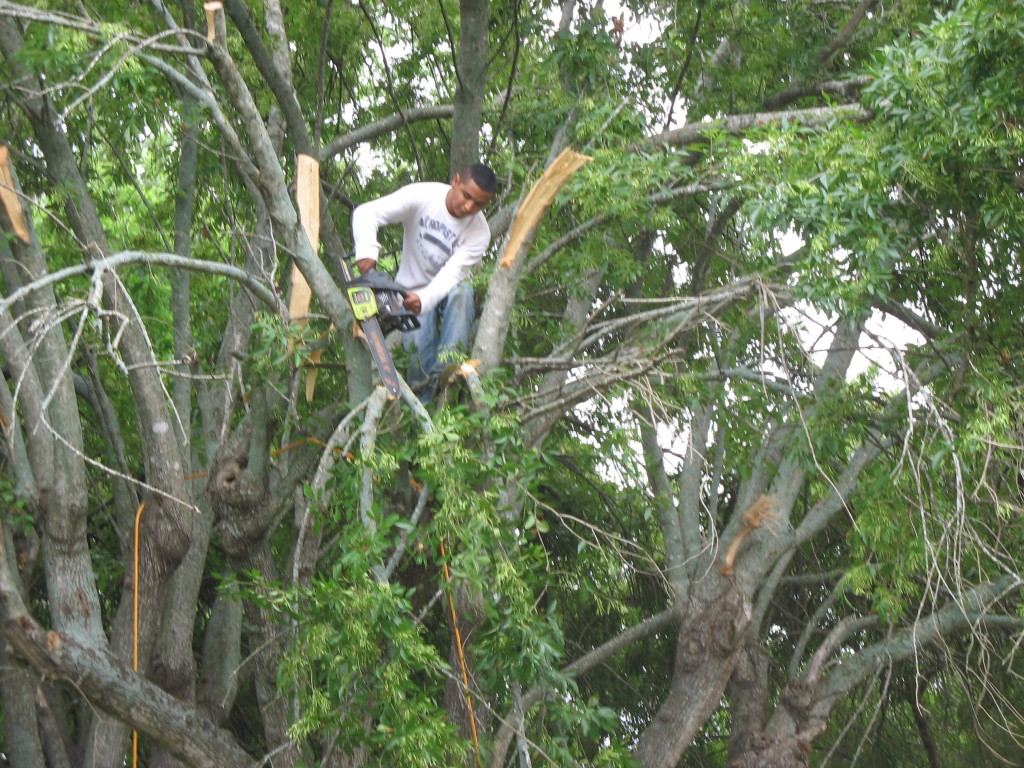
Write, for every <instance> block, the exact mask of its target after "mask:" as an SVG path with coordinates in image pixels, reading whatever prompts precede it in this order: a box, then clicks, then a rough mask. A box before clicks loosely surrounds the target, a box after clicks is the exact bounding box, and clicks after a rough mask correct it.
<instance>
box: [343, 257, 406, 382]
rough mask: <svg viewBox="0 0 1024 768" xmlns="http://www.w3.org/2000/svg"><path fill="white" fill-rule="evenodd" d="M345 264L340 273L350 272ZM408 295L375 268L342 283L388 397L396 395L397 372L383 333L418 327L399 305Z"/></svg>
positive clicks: (389, 276) (347, 274) (389, 277)
mask: <svg viewBox="0 0 1024 768" xmlns="http://www.w3.org/2000/svg"><path fill="white" fill-rule="evenodd" d="M345 266H346V269H345V270H344V273H345V276H346V277H348V276H349V274H350V272H349V270H348V269H347V265H345ZM408 295H409V293H408V291H406V290H405V289H403V288H402V287H401V286H400V285H399V284H398V283H396V282H395V281H394V278H392V277H391V275H389V274H387V273H386V272H380V271H378V270H376V269H370V270H367V272H366V273H365V274H362V275H360V276H358V277H355V278H350V279H348V280H347V281H346V282H345V297H346V298H347V299H348V303H349V305H350V306H351V307H352V314H353V316H354V317H355V319H356V322H357V323H359V328H360V330H362V332H363V336H365V337H366V343H367V346H369V348H370V356H371V357H372V358H373V364H374V365H375V366H376V367H377V370H378V371H379V372H380V378H381V381H383V382H384V387H385V389H387V391H388V397H389V398H395V397H397V396H398V371H397V370H396V369H395V363H394V361H393V360H392V359H391V352H390V351H389V350H388V346H387V343H386V342H385V340H384V336H385V335H386V334H388V333H390V332H391V331H395V330H398V331H403V332H404V331H414V330H416V329H417V328H419V327H420V321H419V319H418V318H417V317H416V315H414V314H413V313H412V312H410V311H409V310H407V309H406V308H405V307H404V306H403V304H402V300H403V299H404V298H405V297H406V296H408Z"/></svg>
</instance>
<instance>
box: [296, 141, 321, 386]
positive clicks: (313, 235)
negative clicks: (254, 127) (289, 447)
mask: <svg viewBox="0 0 1024 768" xmlns="http://www.w3.org/2000/svg"><path fill="white" fill-rule="evenodd" d="M295 199H296V202H297V203H298V206H299V222H300V223H301V224H302V229H303V230H304V231H305V233H306V237H307V238H308V239H309V244H310V246H311V247H312V248H313V253H316V252H317V251H319V250H320V163H319V161H317V159H316V158H314V157H310V156H309V155H299V156H298V158H297V162H296V181H295ZM312 299H313V292H312V291H311V290H310V287H309V283H307V282H306V278H305V277H303V275H302V272H300V271H299V268H298V266H295V265H293V266H292V291H291V298H290V300H289V303H288V313H289V315H290V316H291V318H292V319H293V320H295V321H296V322H298V323H300V324H302V325H305V324H306V315H308V314H309V305H310V303H311V301H312ZM321 354H322V352H321V351H320V350H315V351H314V352H313V353H312V354H311V355H310V360H311V361H312V362H313V363H318V362H320V356H321ZM317 374H318V370H317V369H316V368H310V369H309V370H308V371H306V402H307V403H308V402H311V401H312V400H313V393H314V392H315V391H316V379H317Z"/></svg>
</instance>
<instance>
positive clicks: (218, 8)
mask: <svg viewBox="0 0 1024 768" xmlns="http://www.w3.org/2000/svg"><path fill="white" fill-rule="evenodd" d="M203 10H204V11H206V39H207V40H209V41H210V42H211V43H212V42H213V41H214V40H216V39H217V14H218V13H219V12H222V11H223V10H224V5H223V3H221V2H220V0H211V2H209V3H203Z"/></svg>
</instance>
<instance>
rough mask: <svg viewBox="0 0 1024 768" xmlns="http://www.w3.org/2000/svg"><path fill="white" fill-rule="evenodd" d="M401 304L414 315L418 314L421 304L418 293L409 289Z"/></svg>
mask: <svg viewBox="0 0 1024 768" xmlns="http://www.w3.org/2000/svg"><path fill="white" fill-rule="evenodd" d="M402 306H403V307H405V308H406V309H408V310H409V311H410V312H412V313H413V314H414V315H418V314H419V313H420V310H421V309H422V308H423V305H422V304H420V297H419V294H416V293H413V292H412V291H410V292H409V293H408V295H407V296H406V297H405V298H404V299H403V300H402Z"/></svg>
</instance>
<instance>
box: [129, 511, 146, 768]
mask: <svg viewBox="0 0 1024 768" xmlns="http://www.w3.org/2000/svg"><path fill="white" fill-rule="evenodd" d="M145 508H146V502H142V503H141V504H139V509H138V511H137V512H136V513H135V577H134V579H132V626H133V629H134V632H135V634H134V637H133V638H132V669H133V670H134V671H135V672H138V671H139V528H140V527H141V526H140V523H141V522H142V510H144V509H145ZM138 765H139V732H138V731H136V730H134V729H133V730H132V768H138Z"/></svg>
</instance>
